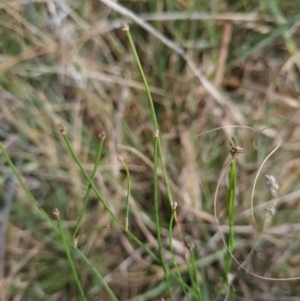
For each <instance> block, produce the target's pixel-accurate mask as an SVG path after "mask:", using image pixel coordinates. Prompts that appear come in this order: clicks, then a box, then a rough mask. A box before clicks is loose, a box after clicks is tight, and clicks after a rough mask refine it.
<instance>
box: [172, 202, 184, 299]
mask: <svg viewBox="0 0 300 301" xmlns="http://www.w3.org/2000/svg"><path fill="white" fill-rule="evenodd" d="M176 208H177V202H175V203H174V204H173V206H172V215H171V218H170V223H169V246H170V251H171V254H172V262H173V265H174V268H175V270H176V274H177V276H178V278H179V279H181V281H180V285H181V289H182V291H183V293H184V295H185V296H187V294H188V290H187V288H186V286H184V285H183V279H182V277H181V273H180V271H179V267H178V264H177V261H176V259H175V254H174V248H173V223H174V218H175V214H176Z"/></svg>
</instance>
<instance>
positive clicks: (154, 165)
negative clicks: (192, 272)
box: [153, 130, 174, 300]
mask: <svg viewBox="0 0 300 301" xmlns="http://www.w3.org/2000/svg"><path fill="white" fill-rule="evenodd" d="M158 138H159V131H158V130H156V131H155V132H154V162H153V182H154V187H153V190H154V215H155V225H156V236H157V242H158V249H159V255H160V260H161V264H162V267H163V270H164V273H165V275H166V278H165V281H166V282H167V286H168V292H169V296H170V298H171V300H174V297H173V293H172V290H171V287H170V282H169V278H168V277H167V275H168V270H167V266H166V263H165V259H164V253H163V246H162V241H161V231H160V225H159V212H158V186H157V165H158V162H157V161H158V154H157V146H158Z"/></svg>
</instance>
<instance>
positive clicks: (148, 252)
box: [60, 125, 188, 287]
mask: <svg viewBox="0 0 300 301" xmlns="http://www.w3.org/2000/svg"><path fill="white" fill-rule="evenodd" d="M60 132H61V134H62V135H63V138H64V140H65V142H66V145H67V147H68V149H69V151H70V153H71V155H72V157H73V158H74V160H75V162H76V163H77V165H78V167H79V168H80V170H81V172H82V174H83V175H84V177H85V178H86V180H87V181H88V182H89V184H90V185H91V187H92V189H93V191H94V192H95V194H96V196H97V197H98V199H99V201H100V202H101V203H102V205H103V206H104V209H105V210H106V211H107V212H108V213H109V215H110V216H111V218H112V219H113V220H114V221H115V222H116V223H117V225H118V226H119V227H120V228H121V229H122V230H123V231H125V232H126V233H127V235H128V236H129V237H130V238H131V239H132V240H133V241H134V242H135V243H136V244H137V245H138V246H139V247H141V248H142V249H143V250H144V251H145V252H146V253H147V254H148V255H149V256H150V257H151V258H152V259H153V260H155V261H156V262H157V263H159V264H161V260H160V258H159V257H157V256H156V255H155V254H154V253H153V252H152V251H151V250H150V249H149V248H148V247H147V246H146V245H145V244H143V243H142V242H141V241H140V240H139V239H138V238H137V237H136V236H135V235H134V234H133V233H132V232H131V231H130V230H127V231H126V228H125V226H124V225H123V224H122V223H121V222H120V220H119V219H118V218H117V216H116V215H115V214H114V213H113V212H112V211H111V210H110V208H109V206H108V204H107V203H106V202H105V200H104V199H103V197H102V195H101V194H100V192H99V190H98V189H97V187H96V186H95V184H94V183H93V181H92V180H91V178H90V177H89V175H88V174H87V172H86V170H85V169H84V168H83V166H82V163H81V161H80V160H79V158H78V157H77V155H76V153H75V151H74V149H73V147H72V145H71V143H70V141H69V139H68V137H67V135H66V131H65V128H64V127H63V126H62V125H60ZM167 269H168V271H169V268H168V267H167ZM165 276H166V277H167V275H165ZM177 280H178V281H182V279H181V278H179V279H178V278H177ZM182 285H184V286H186V287H188V285H187V284H186V283H184V282H182Z"/></svg>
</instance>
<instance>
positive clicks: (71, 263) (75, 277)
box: [53, 209, 87, 301]
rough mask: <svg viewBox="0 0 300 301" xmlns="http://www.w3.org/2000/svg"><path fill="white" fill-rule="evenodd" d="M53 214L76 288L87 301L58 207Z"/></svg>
mask: <svg viewBox="0 0 300 301" xmlns="http://www.w3.org/2000/svg"><path fill="white" fill-rule="evenodd" d="M53 214H54V215H55V219H56V220H57V224H58V229H59V232H60V236H61V238H62V241H63V244H64V249H65V251H66V254H67V258H68V262H69V265H70V267H71V270H72V273H73V277H74V279H75V282H76V285H77V288H78V290H79V292H80V296H81V297H82V298H83V300H85V301H87V298H86V297H85V294H84V291H83V288H82V286H81V283H80V280H79V277H78V274H77V271H76V269H75V265H74V262H73V259H72V256H71V253H70V250H69V246H68V243H67V239H66V236H65V233H64V230H63V227H62V224H61V221H60V215H59V211H58V209H55V210H54V211H53Z"/></svg>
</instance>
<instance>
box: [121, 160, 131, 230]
mask: <svg viewBox="0 0 300 301" xmlns="http://www.w3.org/2000/svg"><path fill="white" fill-rule="evenodd" d="M118 160H119V161H120V163H121V164H122V165H123V167H124V169H125V171H126V179H127V194H126V205H125V208H126V209H125V210H126V212H125V230H126V231H127V230H128V224H129V208H130V206H129V199H130V173H129V169H128V166H127V164H126V163H125V161H124V158H123V157H119V158H118Z"/></svg>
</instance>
